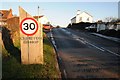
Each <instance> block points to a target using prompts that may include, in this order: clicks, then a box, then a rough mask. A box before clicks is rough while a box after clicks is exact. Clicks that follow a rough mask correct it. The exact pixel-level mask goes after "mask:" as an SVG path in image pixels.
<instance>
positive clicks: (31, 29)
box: [20, 18, 38, 36]
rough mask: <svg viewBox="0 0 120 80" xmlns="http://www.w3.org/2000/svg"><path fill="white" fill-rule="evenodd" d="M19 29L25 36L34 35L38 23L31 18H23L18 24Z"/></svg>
mask: <svg viewBox="0 0 120 80" xmlns="http://www.w3.org/2000/svg"><path fill="white" fill-rule="evenodd" d="M20 29H21V31H22V33H23V34H25V35H27V36H32V35H34V34H35V33H36V32H37V30H38V23H37V21H36V20H35V19H33V18H25V19H23V20H22V21H21V23H20Z"/></svg>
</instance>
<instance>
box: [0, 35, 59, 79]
mask: <svg viewBox="0 0 120 80" xmlns="http://www.w3.org/2000/svg"><path fill="white" fill-rule="evenodd" d="M43 48H44V64H43V65H40V64H36V65H23V64H21V63H20V62H18V61H17V60H16V58H15V57H14V56H12V55H10V53H8V52H7V51H6V49H5V48H4V47H2V79H3V80H4V79H9V80H10V79H12V80H14V79H25V80H26V79H33V80H36V79H37V80H38V79H40V80H41V78H47V79H53V78H54V79H59V78H60V74H59V70H58V69H57V68H56V64H57V61H56V55H55V53H54V50H53V47H52V45H51V43H50V42H49V40H48V38H46V37H45V38H44V45H43ZM18 49H19V46H18ZM16 54H17V53H16Z"/></svg>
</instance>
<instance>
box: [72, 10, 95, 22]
mask: <svg viewBox="0 0 120 80" xmlns="http://www.w3.org/2000/svg"><path fill="white" fill-rule="evenodd" d="M80 22H88V23H92V22H93V16H91V15H90V14H88V13H87V12H85V11H84V12H80V10H78V11H77V15H76V16H75V17H73V18H72V19H71V23H72V24H73V23H80Z"/></svg>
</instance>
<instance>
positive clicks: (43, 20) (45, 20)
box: [33, 15, 52, 29]
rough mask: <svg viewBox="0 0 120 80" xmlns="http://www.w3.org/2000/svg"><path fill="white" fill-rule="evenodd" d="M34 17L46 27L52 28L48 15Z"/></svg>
mask: <svg viewBox="0 0 120 80" xmlns="http://www.w3.org/2000/svg"><path fill="white" fill-rule="evenodd" d="M33 17H34V18H35V19H36V20H38V21H39V22H40V23H41V24H42V25H43V28H44V29H50V28H51V27H52V26H51V25H50V22H49V21H48V19H47V17H46V16H44V15H42V16H33Z"/></svg>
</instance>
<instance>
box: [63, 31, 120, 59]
mask: <svg viewBox="0 0 120 80" xmlns="http://www.w3.org/2000/svg"><path fill="white" fill-rule="evenodd" d="M62 30H63V31H64V32H66V33H70V34H71V35H72V37H73V38H74V39H75V40H77V41H80V42H81V43H83V44H86V43H87V44H89V45H91V46H93V47H95V48H97V49H99V50H100V51H103V52H104V51H108V52H109V53H112V54H114V55H116V56H119V57H120V55H119V54H117V53H115V52H112V51H110V50H108V49H105V48H103V47H97V46H96V45H94V44H92V43H89V42H87V41H85V40H84V38H80V37H79V36H77V35H75V34H72V33H71V32H69V31H67V30H65V29H62Z"/></svg>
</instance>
